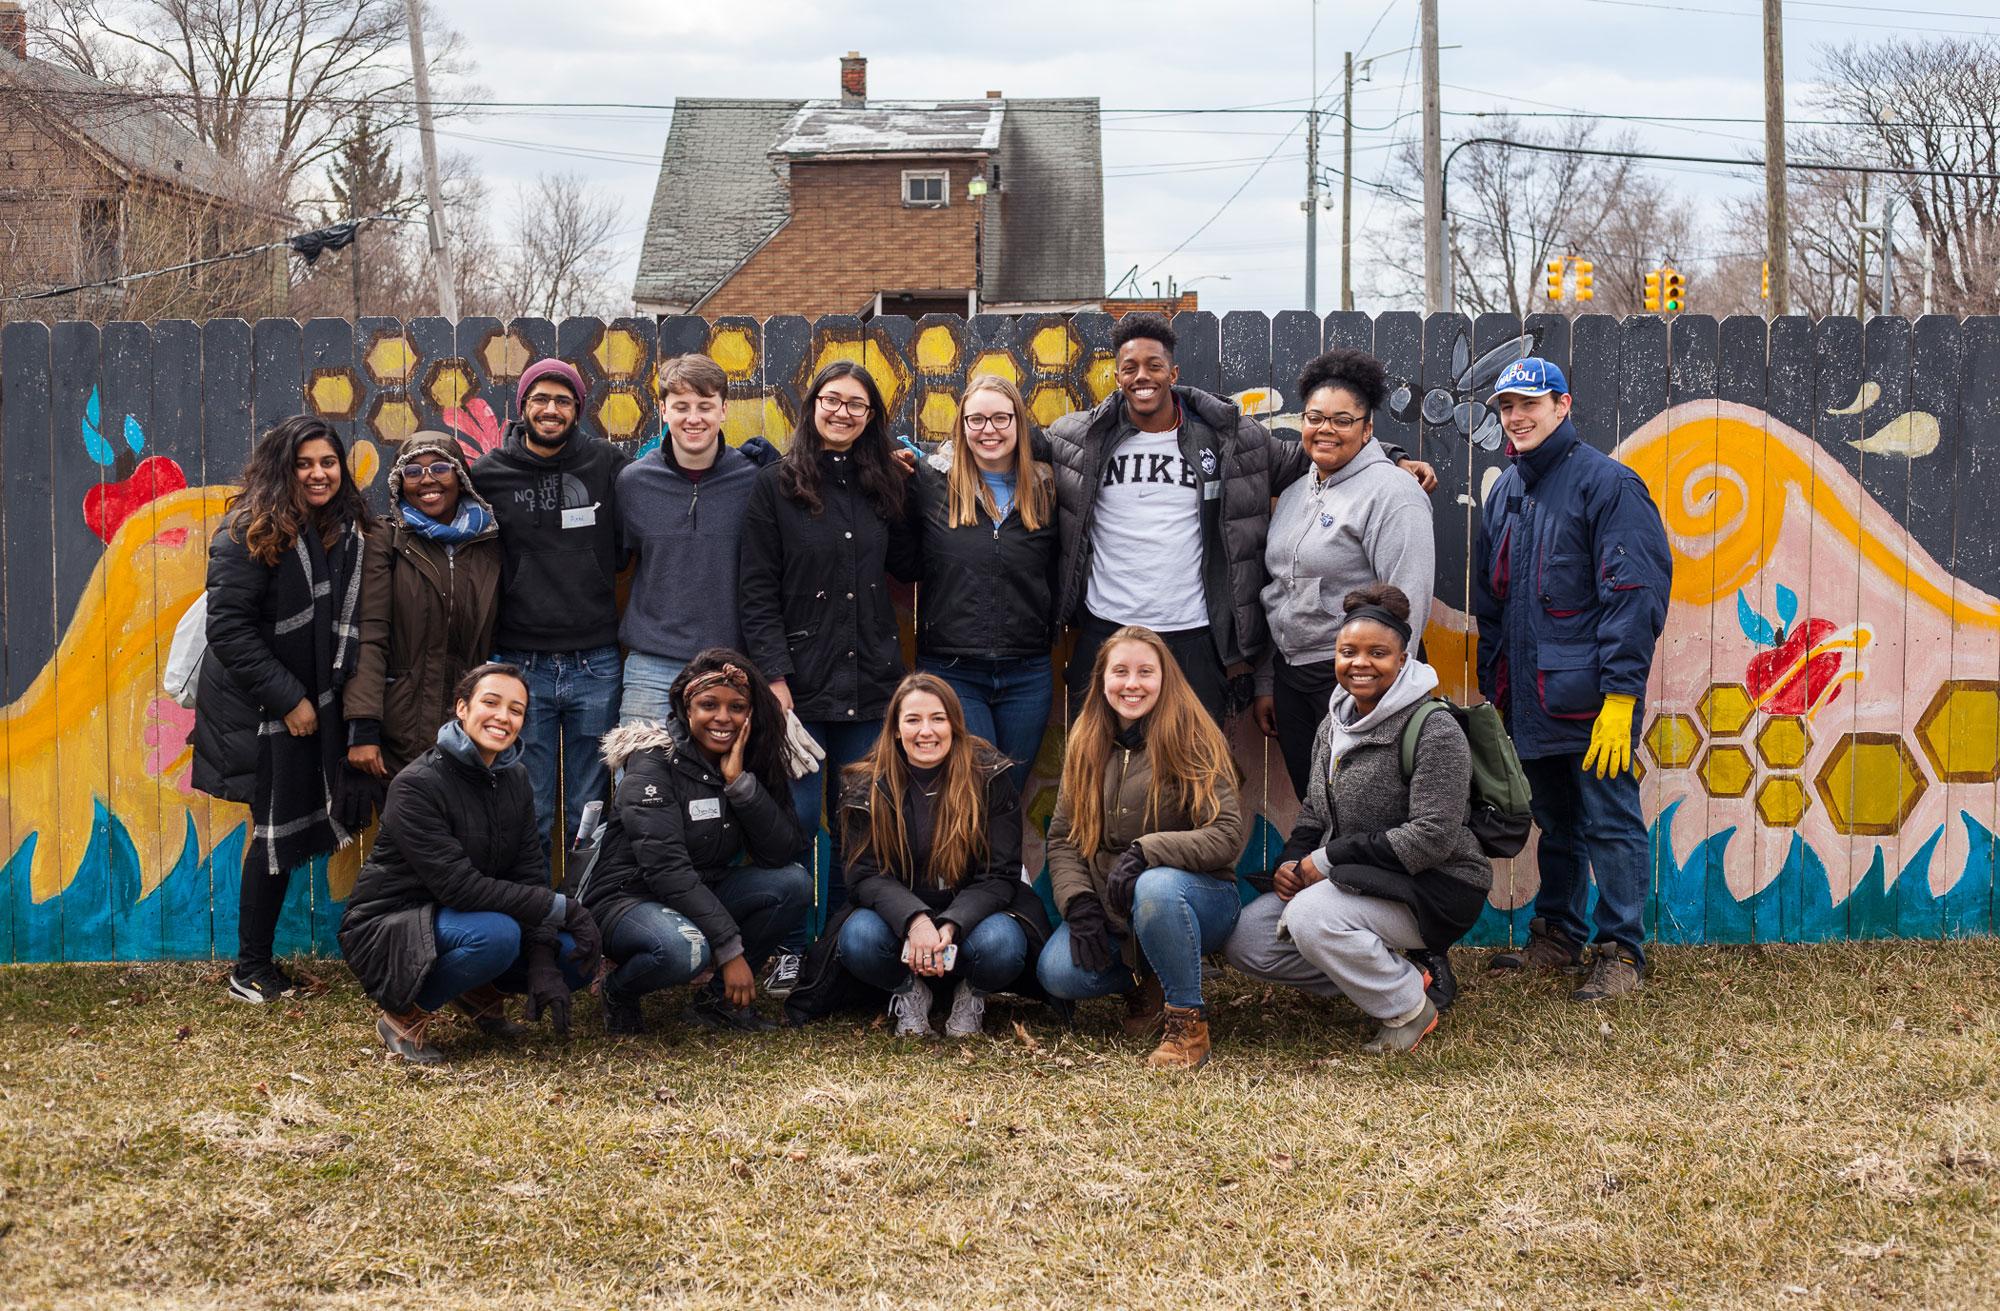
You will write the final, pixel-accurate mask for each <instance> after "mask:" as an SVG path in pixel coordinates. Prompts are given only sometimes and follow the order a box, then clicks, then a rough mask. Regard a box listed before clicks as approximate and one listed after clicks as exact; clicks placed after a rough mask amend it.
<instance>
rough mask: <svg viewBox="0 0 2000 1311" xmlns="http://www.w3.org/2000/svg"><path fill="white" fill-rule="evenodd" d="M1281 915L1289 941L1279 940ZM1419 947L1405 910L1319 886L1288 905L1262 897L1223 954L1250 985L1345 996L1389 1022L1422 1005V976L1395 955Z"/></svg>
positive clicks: (1412, 918)
mask: <svg viewBox="0 0 2000 1311" xmlns="http://www.w3.org/2000/svg"><path fill="white" fill-rule="evenodd" d="M1281 915H1282V916H1284V919H1285V929H1286V931H1287V933H1288V934H1289V936H1288V937H1279V936H1278V917H1279V916H1281ZM1423 945H1424V943H1423V938H1422V937H1421V936H1419V935H1418V933H1417V917H1416V916H1415V915H1414V914H1413V913H1411V911H1410V908H1409V907H1408V906H1405V905H1403V904H1402V903H1401V902H1395V901H1385V900H1383V899H1382V898H1380V897H1359V896H1356V895H1355V894H1353V893H1351V892H1347V891H1344V890H1342V889H1341V888H1338V887H1336V886H1334V885H1333V884H1332V883H1329V882H1327V881H1325V880H1324V879H1322V880H1321V881H1320V882H1318V883H1315V884H1313V885H1312V886H1311V887H1309V888H1307V889H1306V890H1305V891H1303V892H1301V893H1299V895H1298V896H1296V897H1293V898H1292V899H1291V900H1290V901H1289V902H1287V901H1282V900H1280V899H1279V897H1278V894H1277V893H1275V892H1267V893H1265V894H1264V895H1263V896H1261V897H1259V898H1257V900H1255V901H1253V902H1251V903H1250V904H1249V905H1248V906H1245V907H1244V908H1243V913H1242V915H1240V916H1239V917H1238V918H1237V920H1236V931H1235V932H1234V933H1232V934H1230V935H1229V945H1228V946H1227V947H1225V948H1224V951H1225V952H1226V953H1227V954H1228V956H1229V963H1230V964H1231V965H1234V966H1235V967H1236V968H1237V969H1239V970H1241V971H1243V972H1244V973H1245V974H1247V975H1249V976H1250V977H1251V978H1253V979H1262V980H1264V982H1266V983H1283V984H1287V985H1289V986H1291V987H1294V988H1303V989H1305V990H1306V991H1307V992H1313V993H1318V994H1319V995H1320V996H1322V997H1340V996H1345V997H1347V998H1349V999H1351V1000H1352V1001H1353V1002H1354V1004H1355V1005H1356V1006H1359V1007H1360V1008H1361V1009H1362V1010H1363V1011H1364V1012H1365V1013H1367V1014H1368V1015H1369V1016H1371V1017H1373V1018H1375V1019H1378V1020H1388V1019H1395V1018H1396V1017H1398V1016H1402V1015H1408V1014H1409V1013H1410V1012H1411V1011H1413V1010H1415V1009H1416V1008H1417V1007H1418V1006H1419V1005H1420V1004H1421V1003H1422V1001H1423V996H1424V975H1423V971H1422V970H1419V969H1418V968H1417V967H1416V966H1414V965H1412V964H1410V962H1409V961H1407V960H1405V959H1404V958H1403V957H1402V956H1400V955H1398V954H1397V953H1399V952H1401V951H1404V950H1407V949H1409V948H1411V947H1421V946H1423Z"/></svg>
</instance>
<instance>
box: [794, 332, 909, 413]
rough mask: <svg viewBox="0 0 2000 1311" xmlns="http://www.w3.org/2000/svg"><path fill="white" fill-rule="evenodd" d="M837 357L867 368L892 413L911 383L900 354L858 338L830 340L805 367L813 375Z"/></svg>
mask: <svg viewBox="0 0 2000 1311" xmlns="http://www.w3.org/2000/svg"><path fill="white" fill-rule="evenodd" d="M835 360H848V361H851V362H853V363H855V364H859V365H860V366H861V367H862V368H864V369H866V370H867V371H868V376H869V377H870V378H872V379H874V381H875V389H876V390H877V391H879V392H881V393H882V404H883V405H885V406H887V407H888V409H889V412H890V413H891V414H894V413H895V412H896V410H897V409H898V407H900V406H901V405H902V403H903V393H904V392H905V391H906V390H908V388H909V385H910V375H909V371H908V370H907V369H906V368H905V367H904V365H903V358H902V356H901V355H899V354H897V353H896V352H895V351H893V350H883V349H882V348H881V347H880V346H879V345H875V344H871V343H868V342H863V341H858V340H850V341H829V342H827V343H826V344H825V345H824V346H821V347H820V350H819V355H818V356H817V357H816V358H815V359H814V360H813V364H812V368H811V369H809V370H807V371H806V376H807V377H808V378H810V377H812V376H813V375H815V374H817V373H818V372H819V371H820V370H821V369H824V368H825V367H826V366H827V365H829V364H831V363H833V362H834V361H835Z"/></svg>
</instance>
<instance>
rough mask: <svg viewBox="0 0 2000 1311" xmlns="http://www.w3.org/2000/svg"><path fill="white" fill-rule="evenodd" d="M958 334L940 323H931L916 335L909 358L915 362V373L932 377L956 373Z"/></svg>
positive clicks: (951, 327) (956, 330) (954, 329)
mask: <svg viewBox="0 0 2000 1311" xmlns="http://www.w3.org/2000/svg"><path fill="white" fill-rule="evenodd" d="M958 333H959V329H958V328H956V327H953V326H948V325H946V324H942V323H933V324H932V325H931V326H930V327H928V328H925V329H924V330H923V331H922V332H920V333H918V334H917V340H916V344H915V345H914V346H913V347H912V348H911V350H910V358H911V359H914V360H915V361H916V362H917V372H918V373H922V374H929V375H931V376H934V377H935V376H938V375H941V374H944V375H948V374H953V373H956V372H958V360H959V341H958Z"/></svg>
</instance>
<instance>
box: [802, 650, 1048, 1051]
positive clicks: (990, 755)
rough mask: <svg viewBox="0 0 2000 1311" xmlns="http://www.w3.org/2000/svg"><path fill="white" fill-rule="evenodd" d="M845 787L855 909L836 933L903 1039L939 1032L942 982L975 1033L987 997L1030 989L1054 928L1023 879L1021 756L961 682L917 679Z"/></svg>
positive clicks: (956, 1033)
mask: <svg viewBox="0 0 2000 1311" xmlns="http://www.w3.org/2000/svg"><path fill="white" fill-rule="evenodd" d="M843 782H844V786H843V788H842V794H841V808H840V818H841V826H842V830H843V833H844V835H845V841H846V851H847V858H848V865H847V898H848V906H849V911H848V913H847V915H846V917H845V918H844V920H843V921H842V922H841V923H840V924H839V926H838V927H837V929H834V930H832V931H833V932H834V933H835V934H836V935H837V938H838V941H839V962H840V964H841V966H842V967H843V968H845V969H846V971H847V972H848V973H849V974H851V975H853V976H854V977H856V978H858V979H859V980H861V981H862V982H863V983H866V984H868V985H870V986H872V987H875V988H879V989H881V990H882V991H883V992H886V993H888V994H889V1014H890V1015H891V1016H892V1017H894V1019H895V1021H896V1035H897V1036H898V1037H929V1036H931V1032H932V1030H931V1023H930V1012H931V1003H932V998H933V995H934V994H933V989H935V988H948V989H950V990H951V1014H950V1018H948V1019H947V1020H946V1022H945V1033H946V1034H947V1035H949V1036H950V1037H953V1038H969V1037H972V1036H973V1035H974V1034H977V1033H978V1032H980V1029H981V1026H982V1024H983V1023H984V1021H985V1016H986V997H987V995H988V994H989V993H994V992H1000V991H1003V990H1006V991H1018V990H1020V982H1021V976H1022V974H1023V972H1024V971H1031V966H1030V962H1031V961H1032V960H1033V959H1034V953H1035V952H1036V951H1038V950H1040V948H1041V945H1042V944H1043V943H1044V942H1046V941H1047V940H1048V936H1049V924H1048V918H1047V915H1046V913H1045V912H1044V911H1043V909H1042V903H1041V899H1040V898H1038V897H1037V896H1035V893H1034V890H1033V889H1032V888H1031V887H1029V886H1028V884H1026V883H1025V882H1023V881H1022V879H1021V798H1020V792H1019V790H1018V789H1017V788H1015V786H1014V783H1013V780H1012V778H1011V777H1010V768H1009V761H1008V760H1007V758H1006V757H1005V756H1003V755H1001V754H1000V753H999V752H998V751H996V750H995V749H994V747H993V745H992V743H990V742H987V741H986V740H985V739H983V738H980V737H978V736H975V735H974V734H972V733H969V732H967V731H966V727H965V713H964V710H963V709H962V708H961V707H960V705H959V700H958V696H957V694H956V693H954V692H953V691H952V688H951V685H950V684H949V683H947V682H945V681H944V680H943V679H941V678H938V677H936V676H934V675H931V674H911V675H910V676H909V677H908V678H905V679H904V680H903V681H902V684H901V685H900V686H898V687H897V689H896V694H895V695H894V696H893V697H891V698H890V700H889V709H888V712H887V714H886V715H885V716H884V717H883V722H882V726H881V734H880V736H878V737H877V738H876V740H875V745H874V747H873V748H872V749H870V751H869V753H868V754H867V755H866V756H865V757H863V758H862V759H861V760H860V761H859V762H857V763H855V764H853V765H850V766H848V767H847V772H846V776H845V779H844V780H843ZM1030 986H1032V979H1031V980H1030Z"/></svg>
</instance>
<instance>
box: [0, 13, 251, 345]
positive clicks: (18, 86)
mask: <svg viewBox="0 0 2000 1311" xmlns="http://www.w3.org/2000/svg"><path fill="white" fill-rule="evenodd" d="M0 164H4V165H5V167H4V169H0V296H13V295H23V294H30V293H36V292H42V291H47V290H52V289H55V288H60V287H69V286H75V285H77V284H82V283H91V282H99V281H103V280H105V279H109V278H115V277H120V276H122V275H124V274H127V273H133V272H138V271H141V270H148V269H159V268H167V267H170V266H174V265H179V264H185V263H189V262H191V261H194V260H198V259H202V258H206V257H208V256H212V255H217V254H221V253H223V252H226V251H230V250H238V249H242V248H244V247H246V246H251V245H257V244H261V243H262V242H265V241H270V240H272V239H274V238H276V237H278V236H281V235H282V234H283V232H284V226H285V222H286V217H285V215H284V214H282V213H281V212H279V211H277V210H276V209H275V208H274V207H272V206H269V205H268V204H264V203H260V200H259V198H258V195H257V193H256V191H255V189H254V188H253V187H252V186H251V185H250V184H249V182H248V181H247V180H246V179H245V178H244V177H243V176H242V175H241V173H240V172H239V171H238V170H237V169H236V168H235V167H233V166H232V165H231V164H229V163H228V162H227V161H226V160H224V159H222V158H221V157H220V156H219V155H217V154H216V153H215V152H214V151H213V150H211V149H209V148H208V147H207V146H206V145H204V144H202V142H201V141H200V140H199V139H198V138H197V137H195V136H194V134H193V133H191V132H189V131H188V130H187V129H186V128H184V127H182V126H181V125H180V124H179V123H176V122H175V121H174V120H173V119H172V118H171V117H170V116H169V115H167V114H166V113H164V112H163V111H161V110H160V109H159V108H157V107H156V106H155V105H154V104H152V103H151V102H149V101H148V100H147V99H146V98H145V97H142V96H138V95H135V94H133V93H132V92H130V91H128V90H125V89H123V88H119V87H115V86H112V85H110V84H109V83H105V82H100V81H98V80H96V79H94V78H90V77H86V76H84V75H83V74H81V73H78V72H76V71H75V70H73V69H70V68H66V67H64V66H62V65H58V64H52V63H48V62H45V61H42V60H36V59H30V58H28V52H27V23H26V16H25V15H24V14H23V12H22V9H21V6H20V5H19V4H17V3H14V2H13V0H0ZM287 288H288V270H287V265H286V256H285V252H284V251H283V250H276V251H272V252H269V253H268V254H267V255H261V256H258V257H254V258H250V259H244V260H237V261H231V262H229V263H225V264H217V265H210V266H208V267H206V268H202V269H195V270H189V271H187V272H184V273H176V274H169V275H166V276H161V277H155V278H147V279H144V280H139V281H133V282H129V283H125V284H122V285H119V286H111V287H101V288H92V289H90V290H86V291H76V292H70V293H68V294H65V295H62V296H57V297H51V298H48V299H43V300H32V301H19V302H15V303H14V304H11V305H0V317H7V318H25V317H35V318H93V319H105V318H121V319H155V318H162V317H170V316H171V317H205V316H208V315H214V314H242V315H249V316H257V315H264V314H271V313H280V314H281V313H283V312H284V308H285V305H286V302H287Z"/></svg>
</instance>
